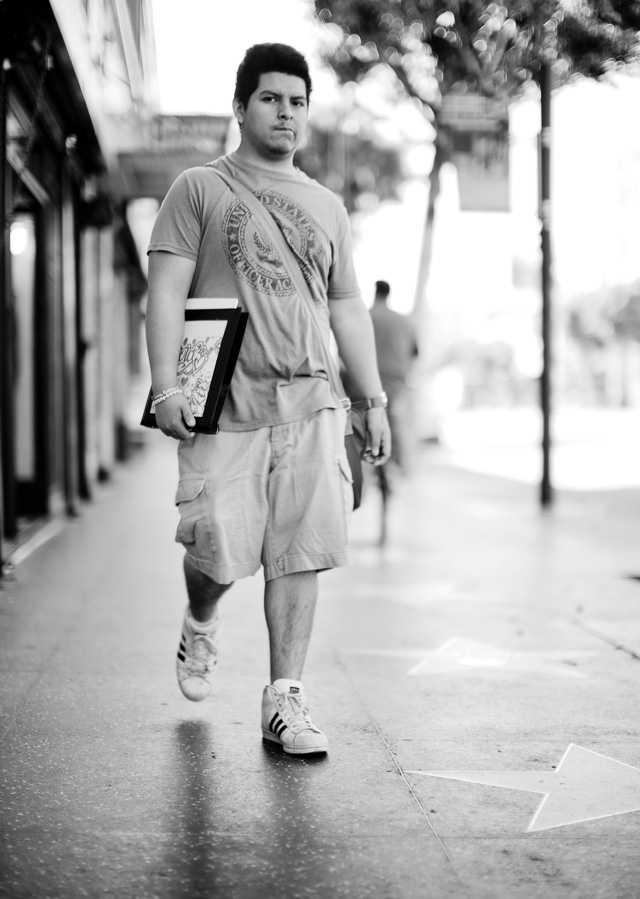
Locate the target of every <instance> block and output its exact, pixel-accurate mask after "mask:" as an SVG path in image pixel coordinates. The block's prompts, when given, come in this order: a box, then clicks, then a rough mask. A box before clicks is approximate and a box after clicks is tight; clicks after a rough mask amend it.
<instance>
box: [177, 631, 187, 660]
mask: <svg viewBox="0 0 640 899" xmlns="http://www.w3.org/2000/svg"><path fill="white" fill-rule="evenodd" d="M185 639H186V638H185V636H184V634H182V639H181V640H180V646H179V647H178V658H179V659H180V661H181V662H184V657H185V653H186V651H187V647H186V646H185Z"/></svg>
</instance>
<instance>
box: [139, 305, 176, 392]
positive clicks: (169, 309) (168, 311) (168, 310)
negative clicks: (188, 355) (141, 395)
mask: <svg viewBox="0 0 640 899" xmlns="http://www.w3.org/2000/svg"><path fill="white" fill-rule="evenodd" d="M146 335H147V352H148V354H149V365H150V366H151V383H152V389H153V392H154V393H159V392H160V391H161V390H166V389H167V388H169V387H173V386H174V385H175V383H176V372H177V369H178V357H179V355H180V346H181V344H182V338H183V336H184V309H183V308H180V306H178V305H177V304H176V302H175V301H172V299H171V298H169V297H162V298H159V297H158V298H156V300H155V302H153V303H150V304H149V305H148V307H147V316H146Z"/></svg>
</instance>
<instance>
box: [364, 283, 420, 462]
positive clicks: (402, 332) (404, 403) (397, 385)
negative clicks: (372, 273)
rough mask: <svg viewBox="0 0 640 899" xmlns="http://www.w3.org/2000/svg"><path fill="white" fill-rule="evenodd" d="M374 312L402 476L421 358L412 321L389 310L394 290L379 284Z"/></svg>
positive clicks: (395, 458)
mask: <svg viewBox="0 0 640 899" xmlns="http://www.w3.org/2000/svg"><path fill="white" fill-rule="evenodd" d="M375 290H376V292H375V296H374V300H373V306H372V307H371V309H370V313H371V320H372V322H373V330H374V334H375V341H376V355H377V359H378V370H379V372H380V378H381V380H382V386H383V388H384V391H385V393H386V394H387V397H388V401H389V409H388V413H389V423H390V425H391V434H392V437H393V449H392V452H391V460H392V462H395V464H396V465H397V466H398V469H399V470H400V471H401V472H405V471H406V469H407V464H408V455H409V453H408V444H409V438H408V430H409V427H408V425H409V419H410V415H411V412H410V408H409V407H410V390H409V384H408V380H407V378H408V375H409V372H410V371H411V367H412V365H413V364H414V362H415V359H416V357H417V355H418V339H417V336H416V330H415V328H414V326H413V323H412V321H411V319H410V318H409V317H408V316H406V315H400V313H399V312H394V311H393V309H390V308H389V306H388V300H389V295H390V293H391V286H390V284H389V282H388V281H376V287H375Z"/></svg>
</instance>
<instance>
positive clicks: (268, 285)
mask: <svg viewBox="0 0 640 899" xmlns="http://www.w3.org/2000/svg"><path fill="white" fill-rule="evenodd" d="M256 197H257V198H258V199H259V200H260V202H261V203H262V204H263V206H264V207H265V208H266V209H267V211H268V212H269V213H270V215H272V216H273V217H274V218H275V219H276V221H277V223H278V226H279V227H280V230H281V231H282V234H283V235H284V238H285V240H286V241H287V243H288V244H289V246H290V247H291V248H292V250H293V251H294V253H295V254H296V256H297V257H298V260H299V263H300V268H301V270H302V274H303V275H304V278H305V280H306V281H307V283H310V282H311V281H312V280H313V279H314V277H315V273H314V269H313V263H315V261H316V259H317V257H318V254H319V253H320V250H321V245H320V242H319V240H318V235H317V233H316V229H315V227H314V224H313V221H312V219H311V218H310V217H309V216H308V215H307V213H306V212H305V211H304V209H302V208H301V207H300V206H298V205H297V204H296V203H294V202H293V201H292V200H291V199H290V198H289V197H287V196H284V194H280V193H278V192H277V191H275V190H263V191H258V192H257V193H256ZM222 230H223V235H224V237H223V243H224V250H225V254H226V256H227V259H228V260H229V264H230V265H231V267H232V268H233V269H234V271H235V272H236V273H237V274H238V276H239V277H240V278H242V279H243V281H245V282H246V283H247V284H250V285H251V286H252V287H253V288H254V289H255V290H258V291H259V292H260V293H266V294H270V295H272V296H280V297H283V296H291V294H293V293H294V292H295V288H294V286H293V283H292V281H291V278H290V277H289V275H288V273H287V270H286V267H285V265H284V264H283V262H282V259H281V258H280V254H279V253H278V251H277V249H276V247H275V246H274V244H273V241H272V240H271V237H270V235H269V234H267V233H266V232H265V229H264V228H263V227H262V226H261V225H260V223H259V222H257V221H255V219H254V218H253V216H252V215H251V212H250V210H249V209H248V208H247V207H246V206H245V205H244V203H243V202H242V200H235V201H234V202H233V203H231V205H230V207H229V209H228V211H227V213H226V215H225V217H224V222H223V228H222Z"/></svg>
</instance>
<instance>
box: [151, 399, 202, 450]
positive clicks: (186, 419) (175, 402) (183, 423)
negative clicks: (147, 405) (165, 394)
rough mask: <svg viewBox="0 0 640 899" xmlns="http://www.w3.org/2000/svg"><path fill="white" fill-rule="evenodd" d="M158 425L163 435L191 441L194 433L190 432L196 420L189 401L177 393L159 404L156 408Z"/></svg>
mask: <svg viewBox="0 0 640 899" xmlns="http://www.w3.org/2000/svg"><path fill="white" fill-rule="evenodd" d="M155 415H156V424H157V425H158V427H159V428H160V430H161V431H162V433H163V434H166V435H167V437H173V438H175V439H176V440H190V439H191V438H192V437H194V436H195V435H194V432H193V431H190V430H189V428H192V427H193V426H194V425H195V423H196V420H195V418H194V417H193V412H192V411H191V407H190V406H189V403H188V401H187V398H186V397H185V396H184V395H183V394H181V393H177V394H176V395H175V396H170V397H169V399H167V400H164V402H162V403H159V405H157V406H156V408H155Z"/></svg>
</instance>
